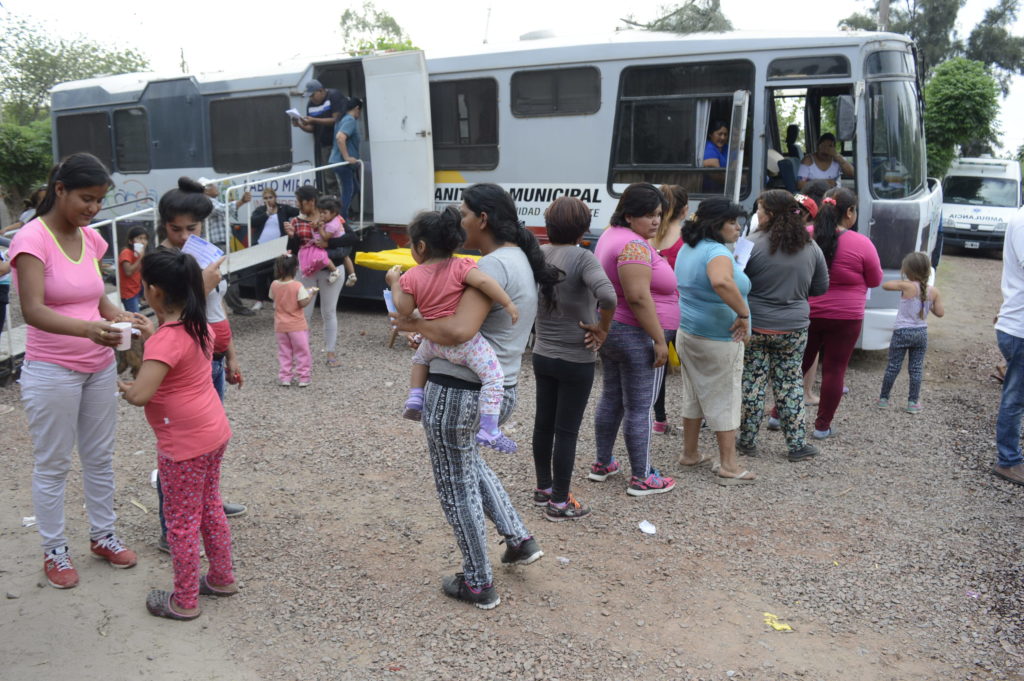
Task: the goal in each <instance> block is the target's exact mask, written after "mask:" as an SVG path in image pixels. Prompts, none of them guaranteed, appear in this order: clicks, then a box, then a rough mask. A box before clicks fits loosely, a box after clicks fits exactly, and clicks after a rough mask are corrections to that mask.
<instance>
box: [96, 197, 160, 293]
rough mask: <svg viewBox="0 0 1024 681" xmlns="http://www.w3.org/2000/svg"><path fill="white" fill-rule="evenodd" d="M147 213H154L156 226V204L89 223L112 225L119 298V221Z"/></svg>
mask: <svg viewBox="0 0 1024 681" xmlns="http://www.w3.org/2000/svg"><path fill="white" fill-rule="evenodd" d="M146 213H152V215H153V225H154V226H155V225H156V206H153V207H151V208H143V209H142V210H137V211H135V212H134V213H126V214H125V215H118V216H117V217H116V218H110V219H108V220H100V221H99V222H95V223H93V224H91V225H89V226H90V227H92V228H93V229H99V228H100V227H106V226H107V225H111V229H110V240H111V242H112V243H111V245H112V247H113V249H114V286H116V287H117V297H118V299H120V297H121V264H120V263H119V262H118V261H117V258H118V255H119V251H118V246H117V223H118V222H120V221H121V220H127V219H128V218H134V217H138V216H140V215H145V214H146ZM123 305H124V303H122V306H123Z"/></svg>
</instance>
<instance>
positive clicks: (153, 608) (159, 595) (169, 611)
mask: <svg viewBox="0 0 1024 681" xmlns="http://www.w3.org/2000/svg"><path fill="white" fill-rule="evenodd" d="M146 610H149V614H150V615H155V616H156V617H166V618H167V619H169V620H182V621H187V620H194V619H195V618H197V617H199V611H198V610H196V614H194V615H183V614H181V613H180V612H178V611H177V610H175V609H174V608H173V607H172V606H171V592H170V591H163V590H161V589H153V590H152V591H150V592H149V595H148V596H146Z"/></svg>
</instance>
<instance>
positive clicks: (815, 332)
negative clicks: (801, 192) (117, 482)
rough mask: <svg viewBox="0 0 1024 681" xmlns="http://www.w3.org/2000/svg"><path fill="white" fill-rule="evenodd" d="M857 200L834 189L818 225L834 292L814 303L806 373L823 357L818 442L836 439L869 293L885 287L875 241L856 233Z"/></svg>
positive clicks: (818, 238)
mask: <svg viewBox="0 0 1024 681" xmlns="http://www.w3.org/2000/svg"><path fill="white" fill-rule="evenodd" d="M856 227H857V195H856V194H854V193H853V192H852V191H850V190H849V189H845V188H843V187H834V188H833V189H830V190H829V191H828V192H827V193H826V194H825V198H824V199H822V201H821V207H820V208H819V209H818V215H817V217H815V219H814V240H815V241H816V242H818V246H820V247H821V251H822V253H824V254H825V262H827V263H828V277H829V285H828V292H827V293H825V295H823V296H814V297H812V298H809V299H808V300H809V302H810V304H811V324H810V326H809V327H808V329H807V348H806V349H805V350H804V361H803V367H802V371H803V373H804V374H806V373H807V371H808V370H809V369H810V367H811V365H812V364H813V363H814V360H815V358H816V357H817V356H818V354H819V353H820V354H821V400H820V401H819V402H818V415H817V417H816V418H815V419H814V433H813V434H812V435H813V437H814V438H815V439H817V440H824V439H826V438H829V437H832V436H833V435H835V433H836V431H835V430H834V429H833V428H832V418H833V417H834V416H835V413H836V410H837V409H838V408H839V401H840V400H841V399H842V397H843V379H844V378H845V376H846V366H847V364H849V363H850V356H851V355H853V348H854V347H855V346H856V345H857V338H859V337H860V329H861V326H863V324H864V306H865V301H866V300H867V293H868V289H871V288H874V287H875V286H878V285H879V284H881V283H882V265H881V263H880V262H879V260H878V251H877V250H875V245H874V244H873V243H871V239H869V238H868V237H866V236H864V235H863V234H860V233H859V232H857V231H856Z"/></svg>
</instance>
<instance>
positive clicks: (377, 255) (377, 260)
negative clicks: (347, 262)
mask: <svg viewBox="0 0 1024 681" xmlns="http://www.w3.org/2000/svg"><path fill="white" fill-rule="evenodd" d="M455 257H456V258H472V259H473V260H479V259H480V256H479V255H463V254H461V253H456V254H455ZM356 264H357V265H362V266H363V267H366V268H368V269H371V270H384V271H387V270H390V269H391V268H392V267H394V266H395V265H401V266H402V271H403V272H404V271H405V270H411V269H412V268H413V267H415V266H416V261H415V260H413V259H412V251H410V250H409V249H408V248H392V249H391V250H388V251H374V252H373V253H366V252H364V251H359V252H358V253H356Z"/></svg>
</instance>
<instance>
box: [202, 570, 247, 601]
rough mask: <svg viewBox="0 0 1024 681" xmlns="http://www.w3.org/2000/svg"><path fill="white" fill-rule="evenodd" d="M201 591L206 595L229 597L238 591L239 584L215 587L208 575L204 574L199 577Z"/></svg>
mask: <svg viewBox="0 0 1024 681" xmlns="http://www.w3.org/2000/svg"><path fill="white" fill-rule="evenodd" d="M199 593H201V594H202V595H204V596H217V597H221V598H227V597H228V596H234V595H235V594H237V593H238V584H236V583H231V584H226V585H224V586H217V587H215V586H212V585H211V584H210V580H209V579H207V578H206V575H203V576H202V577H200V578H199Z"/></svg>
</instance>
